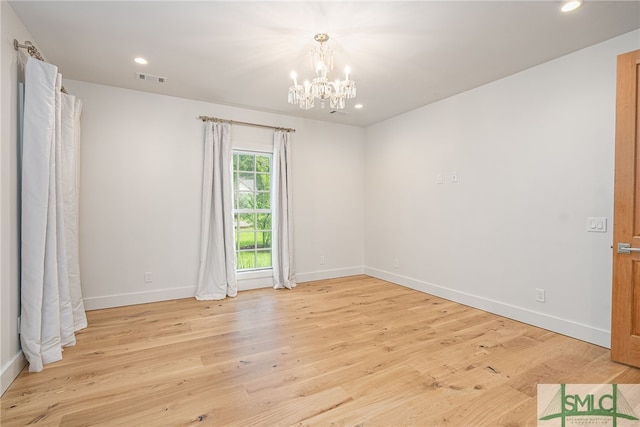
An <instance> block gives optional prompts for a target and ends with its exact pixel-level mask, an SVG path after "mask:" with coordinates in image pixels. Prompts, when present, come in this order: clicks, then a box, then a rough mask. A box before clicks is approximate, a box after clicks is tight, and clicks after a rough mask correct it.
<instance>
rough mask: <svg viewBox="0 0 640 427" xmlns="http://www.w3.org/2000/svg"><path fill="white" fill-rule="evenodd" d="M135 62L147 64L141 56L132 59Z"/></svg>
mask: <svg viewBox="0 0 640 427" xmlns="http://www.w3.org/2000/svg"><path fill="white" fill-rule="evenodd" d="M134 61H135V62H137V63H138V64H142V65H146V64H147V62H148V61H147V60H146V59H144V58H142V57H140V56H139V57H137V58H136V59H134Z"/></svg>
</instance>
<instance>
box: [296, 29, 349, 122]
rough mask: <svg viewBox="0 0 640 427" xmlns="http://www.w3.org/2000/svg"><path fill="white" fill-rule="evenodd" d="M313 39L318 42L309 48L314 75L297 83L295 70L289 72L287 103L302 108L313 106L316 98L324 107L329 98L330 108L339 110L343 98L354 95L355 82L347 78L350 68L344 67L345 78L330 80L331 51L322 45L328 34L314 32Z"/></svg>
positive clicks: (343, 101)
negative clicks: (289, 83)
mask: <svg viewBox="0 0 640 427" xmlns="http://www.w3.org/2000/svg"><path fill="white" fill-rule="evenodd" d="M313 38H314V40H315V41H317V42H318V43H320V45H319V46H315V47H314V48H313V49H311V67H312V69H314V70H315V72H316V77H315V78H314V79H313V80H311V82H309V81H305V82H304V84H302V85H299V84H298V80H297V75H296V72H295V71H293V72H292V73H291V78H292V79H293V86H291V87H290V88H289V104H298V105H299V106H300V108H302V109H303V110H309V109H311V108H313V106H314V101H315V99H316V98H318V99H319V100H320V107H321V108H324V107H325V104H326V102H327V99H328V100H329V105H330V106H331V108H333V109H336V110H341V109H343V108H344V106H345V100H346V99H351V98H355V97H356V83H355V82H354V81H353V80H350V79H349V73H350V69H349V67H346V68H345V70H344V72H345V79H344V80H342V81H340V79H337V80H336V81H334V82H330V81H329V78H328V77H327V74H328V73H329V72H330V71H333V51H332V49H331V48H329V47H327V46H325V45H324V42H326V41H327V40H329V35H327V34H324V33H319V34H316V35H315V36H314V37H313Z"/></svg>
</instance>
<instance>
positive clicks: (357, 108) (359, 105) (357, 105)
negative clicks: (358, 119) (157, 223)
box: [353, 104, 363, 110]
mask: <svg viewBox="0 0 640 427" xmlns="http://www.w3.org/2000/svg"><path fill="white" fill-rule="evenodd" d="M362 107H363V105H362V104H356V105H354V106H353V108H355V109H356V110H359V109H361V108H362Z"/></svg>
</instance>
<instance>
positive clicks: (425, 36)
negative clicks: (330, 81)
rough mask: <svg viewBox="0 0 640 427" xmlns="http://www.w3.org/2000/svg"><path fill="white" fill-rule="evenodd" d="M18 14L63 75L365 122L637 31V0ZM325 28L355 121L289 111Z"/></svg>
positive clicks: (96, 6)
mask: <svg viewBox="0 0 640 427" xmlns="http://www.w3.org/2000/svg"><path fill="white" fill-rule="evenodd" d="M10 4H11V6H12V7H13V9H14V10H15V11H16V13H17V14H18V16H19V17H20V19H21V20H22V22H23V23H24V24H25V26H26V27H27V29H28V30H29V32H30V33H31V34H32V36H33V37H34V40H32V41H33V42H34V43H35V44H36V45H37V46H38V47H39V48H40V49H41V50H42V52H43V54H45V56H46V58H47V59H48V60H49V61H51V62H52V63H54V64H56V65H58V66H59V68H60V71H61V72H62V73H63V75H64V77H65V78H68V79H75V80H82V81H87V82H94V83H100V84H105V85H111V86H118V87H123V88H129V89H136V90H141V91H147V92H155V93H162V94H167V95H173V96H178V97H182V98H190V99H197V100H202V101H207V102H213V103H219V104H228V105H236V106H242V107H246V108H252V109H258V110H263V111H271V112H278V113H284V114H289V115H296V116H301V117H307V118H313V119H319V120H326V121H331V122H337V123H346V124H353V125H358V126H367V125H369V124H372V123H375V122H378V121H381V120H384V119H386V118H389V117H393V116H395V115H397V114H400V113H403V112H406V111H409V110H411V109H414V108H417V107H419V106H422V105H426V104H429V103H432V102H434V101H437V100H440V99H443V98H446V97H449V96H451V95H454V94H457V93H460V92H463V91H465V90H468V89H471V88H474V87H478V86H481V85H483V84H486V83H488V82H491V81H494V80H497V79H499V78H501V77H504V76H507V75H510V74H513V73H516V72H518V71H521V70H524V69H527V68H529V67H532V66H535V65H537V64H541V63H543V62H546V61H549V60H551V59H554V58H557V57H560V56H562V55H565V54H567V53H570V52H573V51H576V50H579V49H581V48H584V47H587V46H589V45H592V44H595V43H598V42H600V41H603V40H607V39H609V38H612V37H615V36H617V35H620V34H624V33H626V32H629V31H632V30H634V29H637V28H640V2H638V1H593V0H592V1H589V0H585V4H584V5H583V7H581V8H580V9H578V10H577V11H575V12H573V13H569V14H565V13H561V12H560V10H559V9H560V6H561V2H560V1H545V0H542V1H451V0H449V1H410V2H400V1H375V2H365V1H339V2H336V1H323V2H307V1H296V2H282V1H279V2H271V1H260V2H245V1H235V2H224V1H193V2H191V1H137V2H131V1H10ZM318 32H326V33H328V34H329V36H330V37H331V39H330V40H329V42H328V43H327V44H328V45H330V46H332V47H333V49H334V51H335V60H336V70H335V72H336V73H338V72H339V70H342V69H343V68H344V65H346V64H348V65H350V66H351V69H352V78H353V79H354V80H355V82H356V86H357V90H358V96H357V98H356V99H355V100H349V101H348V105H347V108H346V109H345V110H344V112H345V113H346V114H339V113H336V114H330V111H331V110H330V109H329V107H328V106H327V108H326V109H324V110H322V109H320V108H319V107H318V106H316V108H315V109H314V110H310V111H303V110H300V109H299V108H298V107H296V106H293V105H289V104H288V103H287V89H288V87H289V86H290V84H291V81H290V79H289V74H290V72H291V70H294V69H295V70H297V72H298V75H299V80H300V81H302V80H303V79H304V78H305V76H309V77H311V75H312V70H311V69H310V64H309V63H310V61H309V58H308V52H309V49H311V47H313V45H314V44H316V42H315V41H313V36H314V34H316V33H318ZM19 41H20V42H23V40H19ZM135 56H144V57H145V58H147V59H148V60H149V64H148V65H146V66H142V65H138V64H135V63H134V62H133V58H134V57H135ZM137 71H140V72H145V73H149V74H155V75H160V76H164V77H166V78H167V82H166V83H165V84H159V83H153V82H148V81H147V82H145V81H139V80H137V79H136V76H135V73H136V72H137ZM340 73H341V72H340ZM558 78H570V76H558ZM355 103H362V104H364V108H363V109H361V110H355V109H354V108H353V105H354V104H355ZM203 114H206V111H203ZM229 118H231V119H233V118H232V117H229Z"/></svg>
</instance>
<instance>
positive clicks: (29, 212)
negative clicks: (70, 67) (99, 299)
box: [20, 58, 87, 372]
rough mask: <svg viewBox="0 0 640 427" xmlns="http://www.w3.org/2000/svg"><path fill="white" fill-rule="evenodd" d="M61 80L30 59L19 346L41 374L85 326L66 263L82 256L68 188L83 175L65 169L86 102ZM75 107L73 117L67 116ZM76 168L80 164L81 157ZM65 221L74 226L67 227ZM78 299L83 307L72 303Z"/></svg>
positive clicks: (78, 292) (55, 71)
mask: <svg viewBox="0 0 640 427" xmlns="http://www.w3.org/2000/svg"><path fill="white" fill-rule="evenodd" d="M61 81H62V76H61V75H60V74H58V69H57V67H55V66H53V65H51V64H47V63H45V62H42V61H38V60H35V59H33V58H28V59H27V63H26V66H25V101H24V121H23V123H24V125H23V127H24V129H23V134H22V135H23V141H22V191H21V195H22V229H21V232H22V247H21V279H22V280H21V333H20V340H21V344H22V351H23V352H24V355H25V357H26V358H27V361H28V362H29V371H30V372H39V371H41V370H42V369H43V365H44V364H47V363H51V362H55V361H57V360H60V359H62V347H65V346H71V345H74V344H75V334H74V332H75V331H76V330H77V329H81V328H83V327H85V326H86V323H87V321H86V317H85V315H84V308H83V306H82V295H81V290H80V280H79V274H78V268H77V266H76V265H72V266H70V265H69V264H68V263H67V262H68V260H69V259H70V258H71V259H72V258H74V257H75V259H76V260H77V253H78V248H77V237H76V238H75V239H71V240H70V241H68V240H67V234H74V235H75V236H77V217H74V215H77V192H76V189H75V188H74V189H68V188H65V186H67V185H72V186H75V185H76V183H77V176H74V177H70V176H68V175H67V174H68V173H76V174H77V166H74V167H73V168H72V170H67V171H66V172H65V166H64V165H65V164H66V162H68V161H69V160H68V159H65V157H66V156H67V154H68V151H69V150H68V149H67V148H68V147H71V151H73V152H74V154H77V151H76V150H77V148H76V147H73V145H74V142H77V140H78V139H77V138H78V137H77V134H76V131H75V129H73V126H74V123H75V116H76V111H75V107H76V106H79V105H80V104H76V100H75V98H74V97H72V96H69V95H64V94H62V92H61V91H60V88H61ZM70 104H71V105H72V106H73V108H74V111H73V112H71V113H69V112H67V111H64V112H63V109H64V108H66V107H65V106H67V107H68V106H69V105H70ZM78 114H79V112H78ZM70 115H71V117H73V119H72V120H71V121H69V117H70ZM68 127H69V128H70V129H65V128H68ZM70 162H72V163H74V164H76V165H77V163H76V162H77V155H76V156H75V158H74V159H72V160H70ZM65 195H69V196H68V197H67V198H68V199H71V198H73V199H74V203H73V205H74V206H72V207H71V208H68V207H66V206H65V205H64V200H65ZM67 212H69V214H67ZM71 212H73V215H71ZM66 219H69V221H70V222H71V224H66V223H65V221H66ZM74 227H75V228H74ZM72 228H73V230H71V229H72ZM67 229H69V232H67ZM70 253H71V254H73V255H71V256H69V254H70ZM70 270H71V271H73V273H72V274H73V275H76V276H77V277H74V279H73V280H71V282H73V284H74V287H76V288H75V289H73V290H71V289H70V279H69V272H70ZM72 295H73V298H76V299H79V302H78V301H77V300H76V301H73V300H72ZM74 306H75V307H76V308H77V309H78V312H77V313H74Z"/></svg>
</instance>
